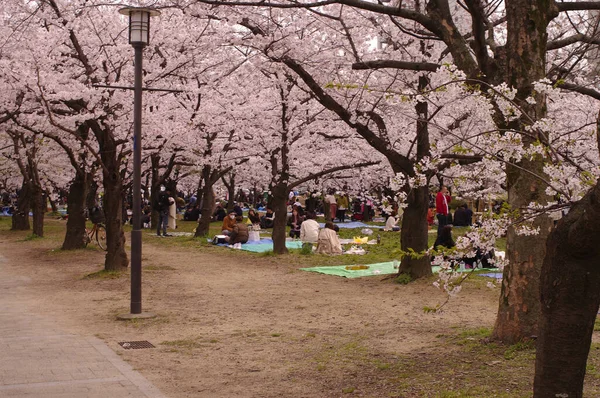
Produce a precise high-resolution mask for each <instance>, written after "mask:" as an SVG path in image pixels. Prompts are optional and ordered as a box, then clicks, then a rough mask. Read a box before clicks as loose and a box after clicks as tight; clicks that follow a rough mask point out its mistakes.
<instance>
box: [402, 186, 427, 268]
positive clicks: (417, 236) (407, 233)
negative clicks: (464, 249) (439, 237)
mask: <svg viewBox="0 0 600 398" xmlns="http://www.w3.org/2000/svg"><path fill="white" fill-rule="evenodd" d="M407 204H408V206H407V207H406V208H405V209H404V215H403V216H402V228H401V230H400V238H401V242H400V243H401V247H402V250H403V251H405V252H406V251H408V250H409V249H412V250H414V251H415V252H417V253H419V252H423V251H426V250H427V249H428V229H427V209H428V207H429V188H428V187H427V186H424V187H419V188H413V189H412V190H411V191H410V193H409V194H408V197H407ZM398 274H408V275H410V277H411V278H412V279H418V278H421V277H423V276H428V275H431V263H430V261H429V256H423V257H422V258H410V256H404V257H403V258H402V259H401V262H400V268H399V270H398Z"/></svg>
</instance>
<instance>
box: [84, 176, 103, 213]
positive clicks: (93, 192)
mask: <svg viewBox="0 0 600 398" xmlns="http://www.w3.org/2000/svg"><path fill="white" fill-rule="evenodd" d="M89 179H90V181H89V182H88V184H89V185H88V190H87V194H86V195H85V209H86V210H89V209H91V208H93V207H94V206H96V205H102V204H101V203H96V201H97V197H98V183H97V182H96V180H95V179H94V178H93V176H92V173H90V177H89Z"/></svg>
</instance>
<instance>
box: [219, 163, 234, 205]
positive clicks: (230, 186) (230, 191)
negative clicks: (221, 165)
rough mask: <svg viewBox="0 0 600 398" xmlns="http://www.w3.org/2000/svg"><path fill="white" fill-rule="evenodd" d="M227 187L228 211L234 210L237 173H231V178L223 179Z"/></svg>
mask: <svg viewBox="0 0 600 398" xmlns="http://www.w3.org/2000/svg"><path fill="white" fill-rule="evenodd" d="M221 180H222V181H223V184H224V185H225V187H226V188H227V213H229V212H230V211H232V210H233V202H234V197H235V173H230V174H229V178H226V177H223V178H222V179H221Z"/></svg>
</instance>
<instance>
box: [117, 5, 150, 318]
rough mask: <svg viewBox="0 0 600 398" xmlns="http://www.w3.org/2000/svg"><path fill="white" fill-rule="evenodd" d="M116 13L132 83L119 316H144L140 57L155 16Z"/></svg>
mask: <svg viewBox="0 0 600 398" xmlns="http://www.w3.org/2000/svg"><path fill="white" fill-rule="evenodd" d="M119 13H121V14H123V15H127V16H129V44H131V45H132V46H133V48H134V50H135V58H134V62H135V84H134V97H133V209H132V210H133V230H132V231H131V314H128V315H126V316H121V318H126V319H130V318H145V317H152V316H154V315H153V314H149V313H142V202H141V187H142V184H141V172H142V59H143V50H144V47H146V45H147V44H148V43H149V42H150V17H153V16H156V15H159V14H160V13H159V12H158V11H157V10H153V9H149V8H138V7H126V8H121V9H120V10H119Z"/></svg>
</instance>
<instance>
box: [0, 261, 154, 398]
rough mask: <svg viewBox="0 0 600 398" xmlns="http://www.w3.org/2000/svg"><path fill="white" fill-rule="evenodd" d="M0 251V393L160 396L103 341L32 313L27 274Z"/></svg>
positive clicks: (52, 397) (51, 397)
mask: <svg viewBox="0 0 600 398" xmlns="http://www.w3.org/2000/svg"><path fill="white" fill-rule="evenodd" d="M5 266H6V259H5V258H4V257H2V255H0V397H44V398H59V397H60V398H92V397H98V398H121V397H146V398H164V395H163V394H161V392H160V391H159V390H158V389H157V388H156V387H154V386H153V385H152V384H150V383H149V382H148V380H146V379H145V378H144V377H143V376H142V375H141V374H139V373H138V372H136V371H134V370H133V369H132V368H131V366H130V365H129V364H127V363H126V362H125V361H123V360H122V359H121V358H119V356H118V355H117V354H115V352H114V351H112V350H111V349H110V348H109V347H108V346H107V345H106V344H105V343H104V342H102V341H101V340H99V339H97V338H95V337H91V336H79V335H74V334H69V333H65V332H64V331H62V330H61V329H60V327H59V326H58V325H56V324H55V323H54V322H53V321H52V320H51V319H48V318H44V317H42V316H39V315H35V314H32V313H31V312H30V310H29V308H30V307H29V306H30V305H31V303H27V302H26V295H25V286H26V285H27V283H28V280H29V279H28V278H27V277H23V276H14V275H8V273H7V272H6V268H5Z"/></svg>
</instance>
